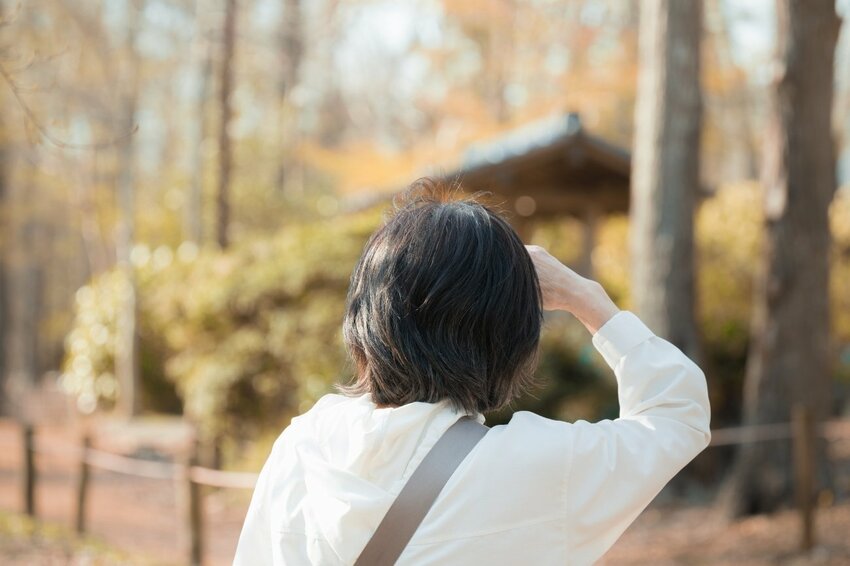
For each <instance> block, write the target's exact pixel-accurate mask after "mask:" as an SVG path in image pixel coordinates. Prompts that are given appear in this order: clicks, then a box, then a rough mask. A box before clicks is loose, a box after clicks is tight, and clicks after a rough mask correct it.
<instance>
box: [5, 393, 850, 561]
mask: <svg viewBox="0 0 850 566" xmlns="http://www.w3.org/2000/svg"><path fill="white" fill-rule="evenodd" d="M793 415H794V420H793V421H792V422H789V423H778V424H767V425H752V426H740V427H729V428H722V429H717V430H714V431H712V436H711V442H710V444H709V447H718V446H732V445H741V444H749V443H753V442H768V441H776V440H789V439H790V440H793V442H794V475H795V482H796V492H797V504H798V507H799V510H800V513H801V521H802V523H801V524H802V537H801V545H802V547H803V548H804V549H810V548H811V547H812V546H813V544H814V542H813V541H814V533H813V524H814V520H813V515H814V505H813V497H812V491H813V479H814V477H815V471H816V470H815V452H814V441H815V439H816V438H817V437H820V438H824V439H827V440H840V439H850V421H846V420H834V421H829V422H824V423H821V424H819V425H817V426H815V425H814V424H813V422H812V418H811V414H810V412H809V410H808V409H807V408H804V407H795V409H794V413H793ZM21 433H22V441H23V451H24V454H23V457H24V458H23V462H24V478H23V482H22V487H23V499H24V508H25V511H26V513H27V514H29V515H31V516H35V488H36V484H37V477H38V474H37V470H36V465H35V459H34V454H44V455H54V456H63V457H68V458H71V459H73V460H74V461H76V462H77V464H78V474H77V482H76V492H77V493H76V502H77V504H76V509H75V527H76V530H77V532H79V533H83V532H85V524H86V509H87V501H88V497H87V494H88V492H89V483H90V482H89V479H90V476H91V469H93V468H96V469H99V470H105V471H109V472H113V473H117V474H124V475H127V476H133V477H139V478H147V479H154V480H168V481H172V482H175V485H176V486H177V488H178V492H179V493H178V496H179V497H178V502H179V507H180V513H181V515H182V517H183V523H184V531H185V532H184V535H183V539H184V542H185V544H184V545H185V547H186V548H185V552H186V556H187V558H188V563H189V564H192V565H199V564H201V563H202V561H203V542H202V541H203V538H202V534H203V513H202V509H203V501H202V499H203V490H202V489H201V487H202V486H206V487H215V488H222V489H253V488H254V485H255V484H256V482H257V478H258V474H256V473H250V472H230V471H224V470H216V469H212V468H206V467H203V466H199V465H198V464H197V460H198V446H197V442H193V443H192V444H191V447H190V449H189V450H188V451H187V452H186V454H183V455H182V458H181V459H180V461H178V462H157V461H151V460H145V459H141V458H133V457H130V456H125V455H122V454H116V453H114V452H108V451H105V450H100V449H97V448H93V447H92V446H91V438H90V437H89V436H87V435H85V436H83V437H81V439H80V443H79V445H73V444H71V443H69V442H56V441H52V440H48V439H44V438H37V437H36V434H35V429H34V427H33V426H32V425H30V424H22V425H21Z"/></svg>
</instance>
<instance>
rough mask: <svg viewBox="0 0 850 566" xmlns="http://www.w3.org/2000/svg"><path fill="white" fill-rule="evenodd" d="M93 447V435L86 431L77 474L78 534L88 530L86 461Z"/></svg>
mask: <svg viewBox="0 0 850 566" xmlns="http://www.w3.org/2000/svg"><path fill="white" fill-rule="evenodd" d="M90 447H91V436H89V433H88V432H85V433H84V434H83V437H82V442H81V444H80V462H79V471H78V475H77V516H76V522H75V526H76V529H77V533H78V534H83V533H84V532H85V530H86V499H87V497H88V490H89V474H90V471H89V470H90V468H89V464H88V462H87V461H86V458H87V456H88V451H89V448H90Z"/></svg>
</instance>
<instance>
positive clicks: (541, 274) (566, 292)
mask: <svg viewBox="0 0 850 566" xmlns="http://www.w3.org/2000/svg"><path fill="white" fill-rule="evenodd" d="M525 248H526V250H528V254H529V255H530V256H531V261H532V262H533V263H534V268H535V270H536V271H537V279H538V280H539V282H540V292H541V294H542V295H543V309H544V310H565V311H567V312H569V313H572V314H573V315H574V316H575V317H576V318H578V319H579V320H580V321H581V322H582V324H584V326H585V327H586V328H587V329H588V331H590V333H591V334H594V333H596V331H597V330H599V328H600V327H601V326H602V325H603V324H605V323H606V322H608V320H610V319H611V317H613V316H614V315H615V314H617V312H619V310H620V309H618V308H617V305H615V304H614V302H613V301H612V300H611V298H610V297H609V296H608V293H606V292H605V289H603V288H602V285H600V284H599V283H597V282H596V281H593V280H592V279H588V278H586V277H582V276H581V275H579V274H578V273H576V272H575V271H573V270H572V269H570V268H569V267H567V266H566V265H564V264H563V263H561V262H560V261H558V260H557V259H556V258H555V257H553V256H552V254H550V253H549V252H548V251H546V250H545V249H544V248H542V247H540V246H537V245H527V246H525Z"/></svg>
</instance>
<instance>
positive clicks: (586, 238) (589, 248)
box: [579, 204, 599, 279]
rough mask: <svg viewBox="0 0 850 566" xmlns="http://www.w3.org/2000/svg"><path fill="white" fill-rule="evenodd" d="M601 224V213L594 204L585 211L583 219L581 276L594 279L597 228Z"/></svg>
mask: <svg viewBox="0 0 850 566" xmlns="http://www.w3.org/2000/svg"><path fill="white" fill-rule="evenodd" d="M598 223H599V211H598V210H597V208H596V207H595V206H593V205H592V204H590V205H588V206H587V207H586V208H585V209H584V214H583V216H582V219H581V226H582V242H581V259H580V260H579V270H580V274H581V275H583V276H585V277H587V278H589V279H593V277H594V273H593V248H595V247H596V226H597V224H598Z"/></svg>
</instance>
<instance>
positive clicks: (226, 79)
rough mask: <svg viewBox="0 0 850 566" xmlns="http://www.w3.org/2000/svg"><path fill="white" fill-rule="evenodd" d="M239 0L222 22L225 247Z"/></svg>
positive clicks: (223, 243)
mask: <svg viewBox="0 0 850 566" xmlns="http://www.w3.org/2000/svg"><path fill="white" fill-rule="evenodd" d="M236 11H237V5H236V0H225V10H224V22H223V25H222V50H221V61H220V65H221V67H220V70H221V79H220V80H221V83H220V85H219V86H220V90H219V110H220V116H221V121H220V123H219V138H218V152H219V155H218V160H219V176H218V197H217V204H218V221H217V223H216V236H217V240H218V245H219V246H220V247H222V248H226V247H227V246H228V245H229V244H230V176H231V173H232V170H233V148H232V143H231V141H232V140H231V136H230V131H229V130H228V128H229V126H230V120H231V118H232V116H233V101H232V100H231V98H232V95H233V59H234V51H235V47H236Z"/></svg>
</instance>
